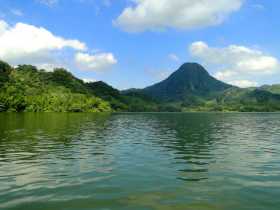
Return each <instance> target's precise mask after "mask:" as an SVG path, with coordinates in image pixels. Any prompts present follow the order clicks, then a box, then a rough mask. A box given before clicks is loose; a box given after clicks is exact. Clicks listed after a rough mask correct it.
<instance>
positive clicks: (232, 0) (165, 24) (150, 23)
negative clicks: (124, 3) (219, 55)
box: [114, 0, 244, 32]
mask: <svg viewBox="0 0 280 210" xmlns="http://www.w3.org/2000/svg"><path fill="white" fill-rule="evenodd" d="M243 1H244V0H215V1H214V2H213V0H133V1H132V2H133V6H130V7H127V8H125V9H124V11H123V12H122V13H121V15H120V16H119V17H118V18H117V20H115V21H114V22H115V24H116V25H118V26H120V27H121V28H122V29H124V30H125V31H129V32H141V31H145V30H162V29H166V28H176V29H193V28H201V27H207V26H214V25H218V24H221V23H222V22H224V20H225V19H226V17H227V16H228V15H229V14H231V13H232V12H235V11H238V10H239V9H240V8H241V6H242V4H243Z"/></svg>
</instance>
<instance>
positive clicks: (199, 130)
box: [127, 113, 226, 181]
mask: <svg viewBox="0 0 280 210" xmlns="http://www.w3.org/2000/svg"><path fill="white" fill-rule="evenodd" d="M135 118H136V119H137V120H135ZM131 119H132V120H131V121H130V122H128V123H127V124H128V125H130V127H131V126H133V124H137V125H136V126H138V127H139V125H141V124H143V125H145V126H144V127H145V131H144V130H142V137H143V138H147V139H145V140H144V141H145V142H147V141H151V142H152V143H153V145H152V147H158V146H160V147H162V148H165V149H166V152H171V153H172V162H173V164H174V165H177V166H178V168H177V170H178V171H179V175H178V176H179V177H178V178H179V179H183V180H186V181H200V180H203V179H206V178H207V177H208V176H207V173H208V167H209V164H210V163H211V161H213V158H214V157H213V154H212V150H214V149H215V148H214V146H215V143H216V142H215V141H216V139H214V138H213V136H214V134H215V132H216V131H217V129H218V127H221V126H222V124H223V123H224V120H226V119H225V118H224V116H223V115H222V116H221V115H218V116H217V115H216V114H197V113H195V114H191V113H189V114H182V113H180V114H174V113H172V114H146V115H139V116H135V115H133V117H132V118H131ZM134 121H135V122H134ZM145 134H146V135H145Z"/></svg>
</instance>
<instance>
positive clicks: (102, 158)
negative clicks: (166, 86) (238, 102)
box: [0, 114, 280, 210]
mask: <svg viewBox="0 0 280 210" xmlns="http://www.w3.org/2000/svg"><path fill="white" fill-rule="evenodd" d="M0 209H1V210H2V209H3V210H9V209H18V210H25V209H26V210H62V209H63V210H92V209H98V210H111V209H112V210H188V209H190V210H214V209H215V210H221V209H223V210H243V209H244V210H245V209H250V210H279V209H280V114H115V115H111V116H110V115H94V114H0Z"/></svg>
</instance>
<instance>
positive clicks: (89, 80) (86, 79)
mask: <svg viewBox="0 0 280 210" xmlns="http://www.w3.org/2000/svg"><path fill="white" fill-rule="evenodd" d="M83 81H84V82H85V83H91V82H97V80H96V79H92V78H84V79H83Z"/></svg>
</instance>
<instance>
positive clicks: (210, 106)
mask: <svg viewBox="0 0 280 210" xmlns="http://www.w3.org/2000/svg"><path fill="white" fill-rule="evenodd" d="M0 111H8V112H115V111H116V112H120V111H121V112H123V111H125V112H162V111H168V112H170V111H171V112H173V111H246V112H250V111H280V86H279V85H273V86H267V85H266V86H262V87H260V88H238V87H233V86H231V85H228V84H225V83H223V82H221V81H219V80H217V79H215V78H213V77H212V76H211V75H209V73H208V72H207V71H206V70H205V69H204V68H203V67H202V66H201V65H199V64H195V63H186V64H184V65H182V66H181V67H180V68H179V69H178V70H177V71H175V72H174V73H173V74H171V75H170V77H168V78H167V79H166V80H164V81H162V82H160V83H158V84H155V85H152V86H150V87H147V88H144V89H131V90H128V91H123V92H120V91H119V90H117V89H115V88H113V87H111V86H110V85H108V84H106V83H104V82H93V83H85V82H83V81H82V80H80V79H78V78H76V77H74V76H73V75H72V74H71V73H70V72H68V71H66V70H65V69H61V68H58V69H54V71H52V72H47V71H45V70H39V69H37V68H36V67H34V66H31V65H20V66H17V67H15V68H13V67H11V66H10V65H9V64H7V63H5V62H2V61H0Z"/></svg>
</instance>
